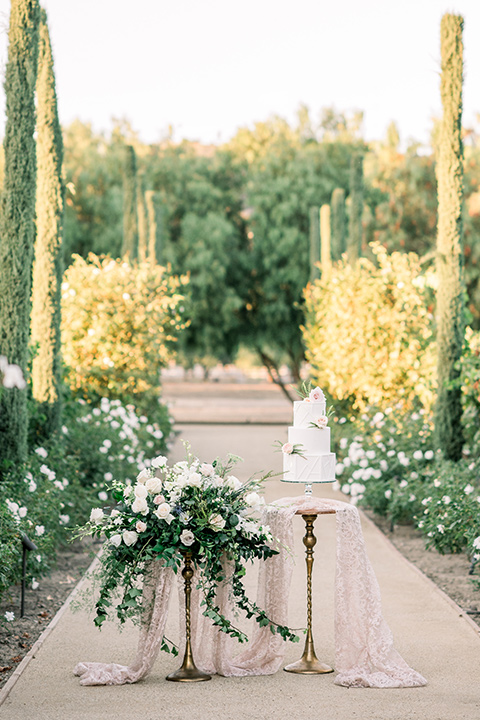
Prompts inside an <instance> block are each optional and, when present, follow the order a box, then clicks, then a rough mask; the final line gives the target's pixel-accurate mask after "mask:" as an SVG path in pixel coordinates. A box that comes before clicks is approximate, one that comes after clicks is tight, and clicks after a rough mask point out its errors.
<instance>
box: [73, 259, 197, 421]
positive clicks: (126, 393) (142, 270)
mask: <svg viewBox="0 0 480 720" xmlns="http://www.w3.org/2000/svg"><path fill="white" fill-rule="evenodd" d="M74 257H75V260H74V262H73V264H72V265H70V267H69V268H68V269H67V271H66V273H65V277H64V282H63V284H62V344H63V360H64V363H65V365H66V381H67V383H68V384H69V386H70V388H71V389H72V391H73V392H74V394H76V395H79V396H81V397H84V398H85V399H89V400H94V399H96V398H98V397H109V398H110V399H113V398H118V399H121V400H122V401H126V402H133V403H134V404H135V405H137V406H138V407H140V408H141V407H144V408H145V410H146V409H147V407H146V406H148V405H149V404H151V402H152V400H153V401H154V402H158V394H159V373H160V369H161V368H162V367H164V366H165V365H166V364H167V362H168V361H169V360H170V359H171V358H172V357H173V355H174V351H175V343H176V341H177V338H178V334H179V333H180V332H181V331H182V330H183V329H184V328H185V326H186V322H185V319H184V313H185V310H184V295H183V294H182V286H183V285H185V284H186V283H187V281H188V279H187V278H186V277H185V276H181V277H177V276H172V275H170V274H169V272H168V271H167V270H166V269H165V268H163V267H161V266H159V265H153V264H149V263H142V264H138V265H137V264H133V265H132V264H129V263H127V262H125V261H124V260H113V259H111V258H109V257H104V258H100V257H97V256H96V255H94V254H90V255H89V257H88V260H84V259H83V258H82V257H80V256H78V255H77V256H74Z"/></svg>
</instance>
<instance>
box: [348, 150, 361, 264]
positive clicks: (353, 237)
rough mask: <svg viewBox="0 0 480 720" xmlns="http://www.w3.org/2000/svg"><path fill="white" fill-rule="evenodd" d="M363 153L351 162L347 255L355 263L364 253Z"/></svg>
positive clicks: (355, 156) (358, 154)
mask: <svg viewBox="0 0 480 720" xmlns="http://www.w3.org/2000/svg"><path fill="white" fill-rule="evenodd" d="M362 218H363V155H362V154H361V153H359V152H357V153H355V154H354V155H352V159H351V164H350V214H349V220H348V239H347V256H348V261H349V263H350V264H352V265H353V264H354V263H355V262H356V261H357V260H358V258H359V257H361V254H362V235H363V226H362Z"/></svg>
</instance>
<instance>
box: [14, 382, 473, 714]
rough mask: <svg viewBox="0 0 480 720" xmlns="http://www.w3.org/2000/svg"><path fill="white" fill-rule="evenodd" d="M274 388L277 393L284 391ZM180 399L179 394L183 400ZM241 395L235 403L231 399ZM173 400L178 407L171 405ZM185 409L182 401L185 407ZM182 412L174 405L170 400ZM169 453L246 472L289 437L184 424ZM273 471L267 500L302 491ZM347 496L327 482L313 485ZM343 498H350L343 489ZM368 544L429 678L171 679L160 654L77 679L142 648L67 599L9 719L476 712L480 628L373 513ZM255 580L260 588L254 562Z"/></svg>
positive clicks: (325, 548) (296, 602)
mask: <svg viewBox="0 0 480 720" xmlns="http://www.w3.org/2000/svg"><path fill="white" fill-rule="evenodd" d="M277 392H278V391H277ZM177 402H178V401H177ZM232 402H233V401H232ZM173 409H174V408H173ZM177 409H178V408H177ZM174 412H175V409H174ZM179 429H180V435H179V438H178V439H177V441H176V443H175V447H174V448H173V451H172V459H173V460H178V459H181V458H182V457H183V454H184V453H183V446H182V443H181V441H180V438H184V439H185V440H188V441H189V442H190V443H191V446H192V450H193V452H194V453H195V454H197V455H199V456H201V458H202V459H204V460H205V461H209V460H211V459H213V458H214V457H215V456H217V455H225V454H226V453H228V452H232V453H235V454H238V455H240V456H241V457H243V458H245V462H244V463H243V464H242V465H240V466H239V468H238V472H237V474H238V476H239V477H241V478H243V479H246V478H247V477H249V476H250V475H251V474H253V473H255V472H261V471H266V470H271V469H273V470H275V471H280V469H281V468H280V464H281V455H280V453H276V452H274V450H273V447H272V445H273V443H274V441H275V440H282V441H285V439H286V427H279V426H277V425H254V424H249V425H235V424H230V425H221V426H220V425H206V424H205V425H201V424H198V425H188V424H183V425H181V426H180V428H179ZM298 490H299V492H297V491H296V490H295V487H294V486H292V485H290V484H287V483H282V482H280V481H279V480H271V481H269V482H268V483H267V486H266V493H265V496H266V499H267V500H273V499H276V498H280V497H283V496H286V495H295V494H299V493H301V492H302V491H303V487H302V488H299V489H298ZM315 494H316V495H319V496H324V497H339V496H338V495H335V494H334V493H333V492H332V491H331V490H330V489H329V488H328V487H327V486H322V487H318V488H316V489H315ZM341 499H344V498H343V496H342V498H341ZM297 520H298V522H296V537H295V554H296V557H297V562H296V568H295V574H294V578H293V584H292V592H291V598H290V624H291V625H292V626H297V627H298V626H304V624H305V563H304V548H303V545H302V542H301V540H302V536H303V532H304V527H303V522H302V520H301V518H298V519H297ZM334 524H335V520H334V518H333V516H323V517H321V518H318V519H317V521H316V524H315V532H316V535H317V538H318V542H317V545H316V548H315V564H314V581H313V610H314V627H313V630H314V638H315V647H316V651H317V655H318V657H319V659H321V660H322V661H324V662H327V663H329V664H330V665H333V664H334V638H333V582H334V559H335V528H334ZM364 534H365V540H366V544H367V550H368V554H369V557H370V560H371V562H372V565H373V567H374V570H375V572H376V575H377V578H378V581H379V584H380V588H381V591H382V601H383V610H384V616H385V618H386V620H387V622H388V623H389V625H390V627H391V629H392V631H393V634H394V637H395V645H396V647H397V649H398V651H399V652H400V653H401V654H402V656H403V657H404V658H405V660H406V661H407V662H408V663H409V664H410V665H411V666H412V667H414V668H415V669H416V670H418V671H419V672H420V673H422V674H423V675H424V676H425V677H426V678H427V679H428V681H429V684H428V686H427V687H425V688H414V689H391V690H374V689H355V690H349V689H347V688H342V687H338V686H336V685H334V683H333V680H334V677H335V673H332V674H329V675H323V676H299V675H292V674H289V673H285V672H283V671H280V672H278V673H277V674H276V675H273V676H267V677H251V678H222V677H218V676H215V677H213V679H212V680H211V681H209V682H207V683H194V684H191V685H190V684H183V683H170V682H167V681H166V680H165V676H166V675H167V674H168V673H169V672H171V671H172V670H174V669H176V667H177V666H178V665H179V664H180V663H179V661H178V658H177V659H176V658H173V657H171V656H169V655H165V654H161V655H160V656H159V658H158V660H157V662H156V665H155V667H154V669H153V672H152V673H151V675H149V676H148V677H147V678H146V679H145V680H144V681H142V682H140V683H138V684H136V685H126V686H120V687H81V686H80V684H79V680H78V678H76V677H74V676H73V674H72V669H73V667H74V666H75V664H76V663H77V662H79V661H82V660H97V661H104V662H120V663H125V664H128V663H129V662H130V661H131V660H132V659H133V656H134V655H135V650H136V640H137V630H136V629H135V628H132V627H128V628H127V629H125V630H124V631H123V632H121V633H120V632H118V630H117V628H116V627H115V626H114V625H110V624H109V626H108V627H106V628H104V629H103V630H102V631H101V632H99V631H98V630H97V629H96V628H95V627H94V625H93V622H92V620H91V618H90V617H89V616H88V615H87V614H85V613H84V612H83V611H81V612H77V613H72V612H71V610H70V609H69V608H66V609H65V610H64V612H63V614H61V616H60V618H59V619H57V623H56V626H55V627H54V629H53V630H52V631H51V632H50V634H49V635H48V637H47V638H46V640H45V641H44V642H43V644H42V645H41V647H40V649H39V650H38V651H37V652H36V653H35V655H34V657H33V658H32V659H31V661H30V662H29V664H28V665H27V667H26V669H25V670H24V671H23V673H22V674H21V675H20V677H19V679H18V680H17V682H16V683H15V685H14V686H13V687H12V688H11V689H10V692H9V694H8V696H7V697H6V699H5V700H4V702H3V704H2V705H1V706H0V719H1V720H27V719H28V720H31V719H32V718H34V720H81V719H82V720H83V719H84V718H88V719H89V720H137V719H138V720H158V718H165V720H207V719H210V718H217V717H218V718H221V719H222V720H257V719H260V718H266V719H268V720H270V719H271V720H307V719H308V720H310V719H311V718H322V719H325V720H337V719H338V720H340V719H341V720H347V719H348V720H410V719H412V720H413V719H417V718H422V719H425V720H427V719H428V720H478V718H479V717H480V682H479V668H480V636H479V631H478V628H476V626H474V625H473V623H471V621H468V620H467V619H466V618H464V617H462V616H460V614H459V609H458V608H457V607H456V606H454V605H453V604H452V603H451V602H450V601H448V599H446V598H445V596H444V595H443V594H442V593H441V592H440V591H438V590H437V589H436V588H435V587H434V586H433V584H432V583H431V582H430V581H428V580H427V579H425V578H424V576H422V575H421V574H420V573H419V572H418V571H417V570H416V569H415V568H414V567H413V566H411V565H410V564H409V563H408V562H407V561H406V560H404V558H403V557H402V556H401V555H400V554H399V553H398V551H397V550H396V549H395V548H394V547H393V546H392V545H391V544H390V543H389V541H388V540H387V539H386V538H385V537H384V536H383V535H382V533H381V532H380V531H379V530H377V528H376V527H375V526H374V525H373V524H372V523H370V522H369V521H368V520H364ZM248 584H249V587H250V588H251V592H254V588H255V572H250V573H249V576H248ZM177 617H178V614H177V608H176V607H175V602H174V603H173V604H172V608H171V612H170V619H169V623H168V627H167V635H168V636H169V637H171V638H172V639H175V638H176V637H177V635H178V628H177V623H178V621H177ZM302 649H303V643H301V644H300V646H299V645H291V644H290V645H287V646H286V658H285V663H287V662H292V661H294V660H296V659H298V658H299V657H300V655H301V652H302Z"/></svg>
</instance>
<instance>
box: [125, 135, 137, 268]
mask: <svg viewBox="0 0 480 720" xmlns="http://www.w3.org/2000/svg"><path fill="white" fill-rule="evenodd" d="M122 255H124V256H127V257H128V258H129V259H130V260H136V259H137V257H138V221H137V156H136V153H135V148H134V147H133V145H127V146H126V148H125V165H124V174H123V247H122Z"/></svg>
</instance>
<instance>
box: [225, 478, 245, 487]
mask: <svg viewBox="0 0 480 720" xmlns="http://www.w3.org/2000/svg"><path fill="white" fill-rule="evenodd" d="M225 485H226V486H227V487H228V488H230V490H240V488H241V487H242V483H241V482H240V480H239V479H238V478H237V477H235V475H229V476H228V477H227V479H226V481H225Z"/></svg>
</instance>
